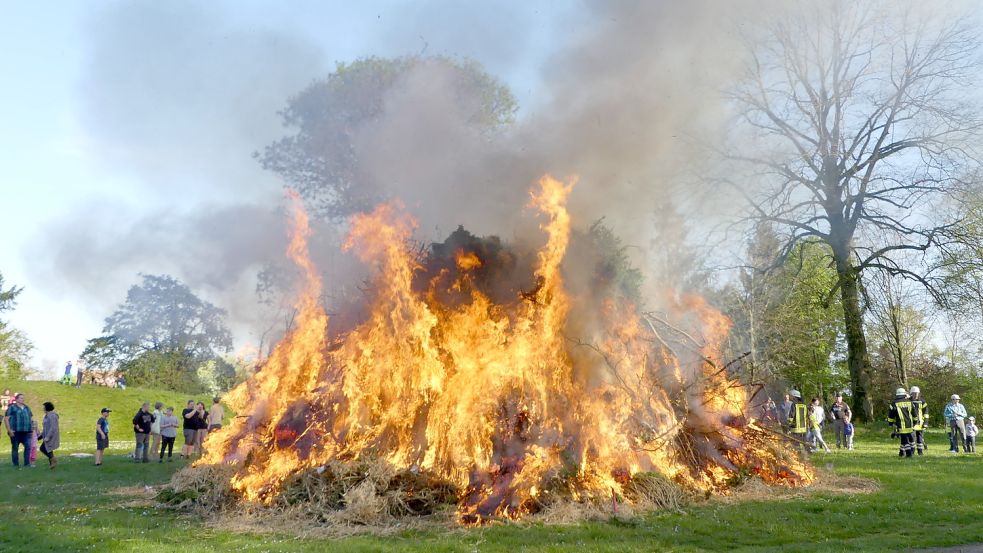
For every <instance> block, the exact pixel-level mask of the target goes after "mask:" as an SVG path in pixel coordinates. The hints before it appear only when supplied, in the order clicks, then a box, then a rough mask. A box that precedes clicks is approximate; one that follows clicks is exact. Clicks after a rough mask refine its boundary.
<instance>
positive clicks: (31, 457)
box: [27, 419, 41, 468]
mask: <svg viewBox="0 0 983 553" xmlns="http://www.w3.org/2000/svg"><path fill="white" fill-rule="evenodd" d="M40 434H41V433H40V432H38V421H37V419H34V420H32V421H31V437H30V438H29V441H28V444H27V460H28V461H29V462H30V463H31V464H29V465H27V466H29V467H31V468H34V466H35V465H34V463H35V462H36V461H37V460H38V436H39V435H40Z"/></svg>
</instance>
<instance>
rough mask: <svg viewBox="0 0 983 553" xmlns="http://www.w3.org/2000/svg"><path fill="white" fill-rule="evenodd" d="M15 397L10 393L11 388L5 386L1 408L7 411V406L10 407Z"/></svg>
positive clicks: (1, 398)
mask: <svg viewBox="0 0 983 553" xmlns="http://www.w3.org/2000/svg"><path fill="white" fill-rule="evenodd" d="M13 399H14V396H12V395H10V388H4V390H3V394H0V410H2V411H3V412H4V413H6V412H7V407H10V403H11V401H12V400H13Z"/></svg>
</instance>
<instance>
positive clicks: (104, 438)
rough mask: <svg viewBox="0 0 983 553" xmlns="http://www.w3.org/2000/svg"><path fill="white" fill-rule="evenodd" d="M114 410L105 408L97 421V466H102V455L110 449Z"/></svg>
mask: <svg viewBox="0 0 983 553" xmlns="http://www.w3.org/2000/svg"><path fill="white" fill-rule="evenodd" d="M112 412H113V410H112V409H110V408H109V407H103V408H102V411H101V412H100V413H99V418H98V419H97V420H96V466H97V467H98V466H102V455H103V453H102V452H103V451H105V450H106V449H107V448H108V447H109V414H110V413H112Z"/></svg>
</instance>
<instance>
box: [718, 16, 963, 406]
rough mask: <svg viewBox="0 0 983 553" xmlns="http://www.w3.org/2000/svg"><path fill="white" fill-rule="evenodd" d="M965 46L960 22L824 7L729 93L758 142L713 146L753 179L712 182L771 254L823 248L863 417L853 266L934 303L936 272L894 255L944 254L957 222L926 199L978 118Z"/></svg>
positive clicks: (757, 53) (958, 161) (955, 173)
mask: <svg viewBox="0 0 983 553" xmlns="http://www.w3.org/2000/svg"><path fill="white" fill-rule="evenodd" d="M976 47H977V40H976V37H975V35H974V32H973V29H972V27H971V26H970V24H969V23H967V22H966V20H965V19H958V20H954V21H953V22H950V23H944V24H933V23H931V22H926V21H924V20H922V19H917V20H916V18H913V17H907V15H906V14H900V15H895V14H890V15H889V14H881V13H878V12H875V11H872V8H869V7H868V5H867V4H862V3H861V4H847V3H845V2H844V3H837V4H835V5H834V6H830V5H829V4H826V3H824V4H822V5H817V6H816V7H815V8H814V9H813V11H811V12H810V13H808V14H805V15H801V16H799V17H795V18H788V19H786V20H783V21H781V22H780V23H778V24H777V25H775V26H774V27H773V28H772V29H771V30H770V32H769V34H768V37H767V38H766V39H765V40H764V41H763V42H762V43H761V44H760V45H759V46H758V47H756V48H753V51H752V55H751V63H749V64H748V67H747V71H746V76H745V78H744V79H743V81H742V82H741V84H740V85H738V86H737V87H735V88H734V90H733V91H732V92H731V93H730V95H729V97H730V99H731V100H732V101H733V102H734V104H735V106H737V107H738V108H739V110H740V112H741V120H742V121H743V123H744V125H743V127H744V128H745V129H747V130H748V131H749V132H750V134H751V138H753V140H749V141H746V142H748V143H752V144H754V145H755V148H754V149H753V150H752V149H744V150H743V151H742V150H740V149H737V150H735V151H732V152H727V153H725V154H724V155H725V156H726V157H727V158H729V159H730V160H732V161H733V162H735V163H736V164H739V165H740V166H742V167H744V168H747V169H748V170H750V171H751V172H752V173H753V176H754V178H755V180H756V181H757V182H761V183H762V186H761V187H760V188H759V189H757V190H754V191H750V190H747V189H746V187H744V186H741V185H739V183H738V179H735V178H734V177H723V178H722V179H721V180H722V181H724V182H727V183H729V184H732V185H733V186H734V187H735V188H737V189H738V190H740V191H741V192H742V193H744V194H745V197H746V198H747V200H748V203H749V205H750V207H751V214H750V218H751V219H754V220H757V221H768V222H770V223H772V224H774V225H776V227H778V228H781V229H782V232H783V244H782V247H781V248H780V250H779V258H780V259H781V258H784V257H787V256H788V255H789V254H790V253H791V252H793V251H794V250H795V248H796V246H797V245H798V244H799V243H800V242H802V241H803V240H807V239H818V240H820V241H822V242H823V243H825V244H827V245H829V247H830V248H831V251H832V256H833V261H834V266H835V268H836V273H837V280H836V282H835V284H834V286H833V287H832V288H831V290H830V291H829V293H830V295H833V294H836V293H837V292H838V293H839V296H840V301H841V303H842V309H843V321H844V324H845V329H846V342H847V349H848V366H849V370H850V385H851V388H852V392H853V399H852V402H853V408H854V412H855V413H857V414H858V417H860V418H863V417H864V415H868V416H869V414H870V405H869V404H868V402H867V401H866V400H867V392H866V382H865V379H866V376H867V373H868V371H869V367H870V359H869V355H868V351H867V339H866V336H865V334H864V327H863V313H862V310H861V303H860V289H861V278H862V275H863V274H864V273H865V272H867V271H870V270H882V271H886V272H887V273H889V274H891V275H897V276H901V277H904V278H909V279H912V280H914V281H917V282H919V283H921V284H922V285H924V286H925V287H926V288H928V289H929V291H930V292H932V293H933V294H934V295H935V296H936V297H937V298H939V299H942V295H941V293H940V290H939V288H938V281H937V280H936V279H934V278H932V277H930V276H929V275H928V274H927V273H926V272H925V271H922V270H920V268H919V267H918V266H911V265H906V264H903V263H901V262H899V260H898V255H899V254H902V253H905V252H927V251H929V250H933V251H937V250H944V249H945V248H946V247H947V245H948V243H949V240H950V239H951V238H952V237H953V234H954V229H955V228H956V223H957V221H955V220H945V219H943V218H942V217H940V216H939V215H940V213H941V210H940V209H937V208H939V206H940V205H941V204H942V203H943V202H944V200H946V199H947V198H949V197H951V195H952V194H953V193H955V192H956V191H958V190H959V189H960V188H961V187H962V186H963V185H964V184H965V181H964V177H965V176H966V175H967V174H971V173H972V172H973V171H974V170H975V169H976V167H977V166H976V163H975V161H974V156H973V153H972V152H971V151H970V142H971V140H972V139H973V138H975V137H976V136H977V134H978V130H979V128H980V117H979V114H978V112H977V111H976V109H975V107H974V106H972V105H971V104H969V103H967V102H965V101H964V99H965V98H966V97H969V96H968V93H971V92H974V91H973V90H972V89H971V88H970V87H971V83H970V82H969V75H970V74H971V73H972V69H973V68H974V67H975V63H976V58H975V56H974V53H975V49H976ZM961 93H967V94H966V95H965V96H962V97H961V96H960V94H961ZM766 150H767V151H766ZM735 152H736V153H735ZM933 208H936V209H934V211H935V212H934V213H933ZM916 214H917V215H916Z"/></svg>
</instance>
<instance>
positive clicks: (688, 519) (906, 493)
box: [0, 382, 983, 553]
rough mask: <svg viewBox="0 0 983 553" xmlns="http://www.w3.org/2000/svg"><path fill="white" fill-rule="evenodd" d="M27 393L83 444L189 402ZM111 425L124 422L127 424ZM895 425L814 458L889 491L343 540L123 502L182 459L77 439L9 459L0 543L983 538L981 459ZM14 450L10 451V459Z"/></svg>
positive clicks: (308, 547)
mask: <svg viewBox="0 0 983 553" xmlns="http://www.w3.org/2000/svg"><path fill="white" fill-rule="evenodd" d="M2 386H4V383H3V382H0V387H2ZM20 388H23V389H26V390H28V391H29V392H31V391H32V390H37V391H38V393H39V394H41V395H44V394H48V396H47V397H50V398H53V399H52V401H55V403H56V405H58V407H59V411H60V412H61V413H62V415H61V417H62V421H63V422H62V425H63V428H64V430H63V433H72V434H71V435H72V436H75V435H76V434H75V433H76V432H81V434H78V436H80V438H79V439H78V440H75V439H74V438H73V440H72V442H71V443H73V444H75V443H79V444H82V445H81V446H80V447H79V449H81V450H83V451H89V450H90V448H91V444H90V443H89V442H88V441H87V440H91V438H90V437H89V436H88V435H89V434H90V431H89V429H88V427H89V426H91V425H92V424H93V423H94V417H93V415H92V413H93V412H96V415H98V413H97V412H98V408H99V407H100V406H102V405H103V404H106V405H109V406H110V407H111V408H114V409H116V408H119V409H120V411H121V412H122V413H123V414H126V415H127V419H128V418H129V416H130V415H129V413H130V411H135V409H136V408H137V406H138V405H139V402H140V401H142V400H143V399H144V398H146V399H148V400H151V401H153V400H156V399H158V398H160V399H161V401H164V402H165V403H167V401H168V399H170V400H171V401H172V402H174V403H177V402H182V403H183V400H186V399H187V398H185V397H184V396H180V395H177V394H164V393H156V392H150V391H146V390H142V391H141V390H126V391H125V392H124V391H119V390H107V389H98V388H91V389H86V388H83V389H82V390H81V391H79V390H74V389H73V390H71V391H69V390H68V389H67V388H58V385H56V384H47V383H43V384H42V383H28V384H27V385H22V386H20ZM72 393H78V394H77V395H75V396H71V395H70V394H72ZM43 400H44V399H41V398H37V399H36V400H35V401H36V402H37V403H38V404H40V401H43ZM75 410H78V411H79V412H78V413H76V412H74V411H75ZM90 419H91V420H90ZM69 421H81V422H82V423H83V424H84V426H85V427H86V428H85V429H84V430H81V431H76V430H75V429H71V428H67V427H68V426H69V425H70V424H74V422H69ZM114 428H115V429H118V430H120V431H121V430H122V428H123V426H122V425H121V424H117V426H115V427H114ZM887 433H888V432H887V431H886V430H884V429H882V428H877V429H867V430H862V431H861V433H860V434H859V435H858V436H857V447H858V449H857V450H856V451H852V452H846V451H834V452H833V453H832V454H828V455H827V454H817V455H815V456H814V461H815V463H816V464H817V465H819V466H820V467H823V468H824V469H825V468H826V467H827V466H828V467H830V468H831V469H832V470H834V471H835V472H837V473H839V474H847V475H859V476H864V477H868V478H873V479H875V480H877V481H878V482H879V483H880V490H879V491H877V492H875V493H872V494H866V495H838V494H832V493H816V494H813V495H811V496H809V497H807V498H805V499H796V500H781V499H769V500H759V501H746V502H742V503H722V502H714V501H711V502H708V503H703V504H700V505H697V506H695V507H692V508H690V509H688V510H687V512H685V513H671V514H661V515H651V516H648V517H645V518H643V519H641V520H638V521H629V522H617V523H589V524H580V525H575V526H545V525H534V526H531V527H530V526H526V527H514V526H494V527H488V528H480V529H472V530H458V531H454V532H446V531H443V532H441V531H427V532H410V533H404V534H402V535H398V536H394V537H387V538H373V537H359V538H351V539H345V540H313V539H296V538H294V537H292V536H290V535H289V533H286V532H282V533H278V534H273V535H252V534H234V533H230V532H225V531H220V530H216V529H213V528H209V527H207V526H206V525H204V524H203V522H202V521H200V520H197V519H194V518H192V517H190V516H187V515H182V514H178V513H174V512H171V511H166V510H159V509H154V508H132V507H127V506H124V503H125V502H126V501H127V500H128V498H125V497H120V496H118V495H113V494H111V493H110V491H111V490H113V489H115V488H118V487H121V486H144V485H151V486H153V485H158V484H161V483H163V482H165V481H167V479H168V478H169V476H170V474H171V473H172V472H173V471H174V470H176V469H177V468H179V467H180V466H183V463H182V462H177V461H176V462H174V463H171V464H164V465H158V464H156V463H152V464H149V465H138V464H133V463H130V462H128V461H127V460H126V459H125V458H124V457H123V454H124V453H125V450H127V449H128V448H129V443H126V444H125V445H121V446H120V447H116V448H115V449H113V450H111V451H110V455H109V456H108V457H107V460H106V464H105V465H104V466H103V467H101V468H97V467H94V466H92V465H91V462H92V461H91V459H73V458H69V457H67V455H66V454H67V453H69V452H70V451H72V450H74V449H75V447H74V446H73V447H72V448H67V450H60V451H59V453H60V454H62V462H61V464H59V466H58V469H57V470H56V471H54V472H51V471H48V470H47V469H46V468H41V467H38V468H35V469H24V468H22V469H13V468H12V467H10V465H9V461H6V462H5V463H0V551H3V552H11V553H12V552H20V551H25V552H26V551H31V552H36V551H57V552H69V551H99V552H102V551H106V552H117V551H118V552H136V551H140V552H146V551H167V552H175V553H180V552H189V553H190V552H196V553H198V552H206V553H207V552H219V551H237V552H244V553H245V552H256V553H259V552H280V551H283V552H294V551H297V552H299V551H339V552H342V551H359V552H361V551H365V552H368V551H427V552H429V551H436V552H441V551H448V552H449V551H453V552H474V551H481V552H496V551H500V552H508V553H519V552H525V551H550V552H561V551H574V550H580V551H610V552H623V551H639V552H641V551H775V552H777V551H844V550H853V551H898V550H903V549H907V548H910V547H931V546H948V545H958V544H964V543H979V542H983V510H981V508H980V503H981V500H983V454H979V455H951V454H948V453H946V449H947V441H946V437H945V434H943V433H942V432H940V431H935V432H933V433H931V434H930V436H929V443H930V446H931V447H930V449H929V451H928V453H927V455H925V456H924V457H921V458H915V459H898V458H897V445H896V443H895V442H893V441H892V440H890V439H889V438H888V436H887ZM120 439H122V435H121V434H116V435H115V436H114V442H115V441H116V440H120ZM79 440H80V441H79ZM115 445H116V444H115V443H114V446H115ZM8 451H9V449H8V448H7V447H0V452H2V454H3V456H0V461H5V460H6V459H7V457H6V455H7V454H8V453H7V452H8Z"/></svg>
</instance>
